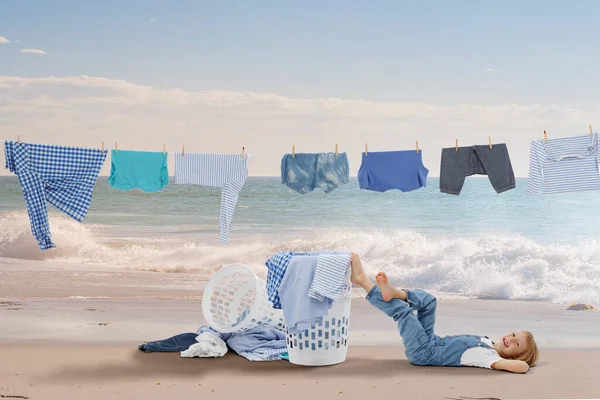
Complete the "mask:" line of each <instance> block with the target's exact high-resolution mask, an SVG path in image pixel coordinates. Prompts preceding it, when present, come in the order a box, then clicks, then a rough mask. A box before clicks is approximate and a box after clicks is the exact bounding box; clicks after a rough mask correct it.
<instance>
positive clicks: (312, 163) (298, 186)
mask: <svg viewBox="0 0 600 400" xmlns="http://www.w3.org/2000/svg"><path fill="white" fill-rule="evenodd" d="M349 181H350V168H349V166H348V156H347V155H346V153H338V154H337V155H336V154H335V153H315V154H309V153H299V154H294V155H293V156H292V155H291V154H286V155H285V156H283V158H282V159H281V183H283V184H284V185H286V186H287V187H289V188H290V189H292V190H295V191H296V192H298V193H300V194H306V193H308V192H312V191H313V190H315V189H317V188H321V189H323V191H324V192H325V193H329V192H331V191H333V190H334V189H337V188H338V187H340V186H341V185H344V184H346V183H348V182H349Z"/></svg>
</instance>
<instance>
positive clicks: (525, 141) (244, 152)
mask: <svg viewBox="0 0 600 400" xmlns="http://www.w3.org/2000/svg"><path fill="white" fill-rule="evenodd" d="M545 133H546V132H545V131H544V134H545ZM592 134H593V131H592V128H591V125H590V132H589V135H592ZM571 136H584V135H583V134H582V135H571ZM559 138H565V136H557V137H551V136H544V135H543V136H541V137H537V138H534V139H519V140H509V141H505V142H497V143H496V144H500V143H506V144H530V143H531V142H533V141H536V140H540V139H547V140H552V139H559ZM8 141H9V140H4V139H0V142H1V143H4V142H8ZM489 143H491V144H492V145H493V144H494V143H493V141H492V140H491V138H490V140H489ZM367 145H368V143H365V150H366V151H375V152H376V151H385V150H378V149H377V148H376V149H372V148H367ZM473 145H475V144H467V145H465V144H461V143H460V139H455V143H454V145H449V144H448V145H442V146H441V147H442V148H450V147H455V146H456V147H469V146H473ZM480 145H484V144H483V141H482V142H481V144H480ZM336 147H337V145H336ZM417 147H418V150H419V151H421V150H423V149H422V148H421V147H419V145H418V141H417ZM163 149H164V145H163ZM379 149H380V148H379ZM104 150H112V148H108V147H106V148H104ZM182 150H183V149H182ZM336 150H337V149H336ZM397 150H408V148H400V147H398V148H397ZM415 150H416V148H415ZM156 151H159V150H156ZM185 152H187V150H185V151H165V153H170V154H178V153H179V154H181V153H185ZM300 152H302V151H300ZM336 152H338V151H336ZM241 153H243V154H249V155H251V156H253V157H255V156H260V157H281V156H283V155H285V154H292V153H296V151H295V145H293V144H292V148H291V151H289V152H282V153H253V152H248V151H247V150H246V146H242V150H241V152H240V154H241ZM232 154H234V153H232Z"/></svg>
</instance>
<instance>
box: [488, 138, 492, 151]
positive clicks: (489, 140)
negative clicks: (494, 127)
mask: <svg viewBox="0 0 600 400" xmlns="http://www.w3.org/2000/svg"><path fill="white" fill-rule="evenodd" d="M488 142H490V149H491V148H492V137H491V136H488Z"/></svg>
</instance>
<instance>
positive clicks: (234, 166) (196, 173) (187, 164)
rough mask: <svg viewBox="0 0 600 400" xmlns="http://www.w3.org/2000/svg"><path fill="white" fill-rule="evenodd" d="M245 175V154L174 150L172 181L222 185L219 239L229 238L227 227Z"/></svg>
mask: <svg viewBox="0 0 600 400" xmlns="http://www.w3.org/2000/svg"><path fill="white" fill-rule="evenodd" d="M247 178H248V155H244V156H242V155H240V154H199V153H185V156H183V155H181V153H176V154H175V183H176V184H179V185H203V186H212V187H220V188H222V194H221V212H220V215H219V240H220V241H221V243H227V242H228V241H229V231H230V230H231V222H232V220H233V213H234V211H235V207H236V205H237V201H238V196H239V194H240V192H241V191H242V188H243V187H244V183H245V182H246V179H247Z"/></svg>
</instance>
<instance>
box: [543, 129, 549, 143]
mask: <svg viewBox="0 0 600 400" xmlns="http://www.w3.org/2000/svg"><path fill="white" fill-rule="evenodd" d="M544 140H545V141H546V142H547V141H548V135H546V131H544Z"/></svg>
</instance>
